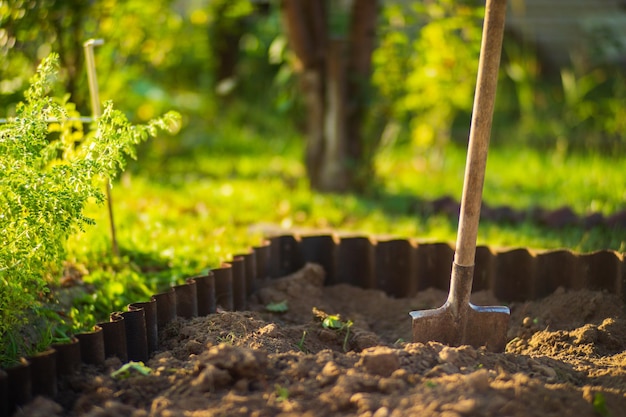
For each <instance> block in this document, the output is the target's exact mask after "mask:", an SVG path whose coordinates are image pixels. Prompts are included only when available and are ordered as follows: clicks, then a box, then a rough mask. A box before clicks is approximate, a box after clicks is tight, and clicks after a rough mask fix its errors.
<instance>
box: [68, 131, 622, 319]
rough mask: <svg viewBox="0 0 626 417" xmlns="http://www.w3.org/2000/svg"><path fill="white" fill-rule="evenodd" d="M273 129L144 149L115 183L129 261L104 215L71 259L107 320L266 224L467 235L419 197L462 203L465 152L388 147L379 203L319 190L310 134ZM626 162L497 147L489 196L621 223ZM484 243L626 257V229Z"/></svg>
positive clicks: (506, 236) (482, 238) (73, 246)
mask: <svg viewBox="0 0 626 417" xmlns="http://www.w3.org/2000/svg"><path fill="white" fill-rule="evenodd" d="M265 123H267V124H268V125H267V126H265V127H263V126H262V127H261V128H259V127H258V124H256V125H254V124H246V123H245V120H241V119H236V120H235V121H233V120H231V121H230V122H228V123H224V124H222V125H217V126H215V127H214V128H213V130H211V132H210V134H207V136H206V137H204V138H199V139H196V140H195V144H194V145H193V146H190V147H189V148H188V149H187V150H185V149H183V150H182V151H181V152H179V153H172V152H169V151H168V152H157V151H155V149H156V150H158V149H172V148H174V149H176V143H175V141H177V140H178V139H177V138H167V137H164V138H161V139H158V140H157V141H156V142H154V143H152V144H151V145H150V147H148V148H146V149H144V152H143V156H142V157H140V160H139V161H138V162H135V163H133V164H132V165H131V166H130V169H129V170H128V171H127V172H126V173H125V174H124V175H123V176H122V177H121V178H120V179H119V180H118V181H116V182H115V183H114V187H113V201H114V209H115V218H116V224H117V233H118V241H119V244H120V247H121V248H122V253H123V257H122V259H120V260H114V259H113V258H112V257H111V256H110V249H109V231H108V227H109V226H108V220H107V217H106V216H107V213H106V208H105V207H104V206H100V207H95V206H94V207H91V208H90V213H89V214H90V215H91V216H92V217H94V218H95V219H96V222H97V224H96V226H94V227H92V228H89V229H88V230H87V231H86V232H85V233H81V234H78V235H76V236H74V237H72V239H71V241H70V255H71V257H70V262H71V263H75V264H81V265H83V266H84V267H85V268H86V269H87V270H88V271H90V274H89V275H88V276H87V277H86V278H85V280H86V281H87V282H90V283H92V284H93V285H94V286H95V287H96V288H97V289H98V290H97V291H96V293H95V295H93V297H94V298H96V303H95V307H89V308H91V312H92V313H95V315H96V317H98V316H100V318H102V317H103V315H105V314H106V312H110V311H113V310H117V309H121V308H123V307H124V306H125V305H126V304H127V303H128V302H132V301H140V300H142V299H146V298H147V297H148V296H149V295H150V294H153V293H155V292H157V291H160V290H162V289H164V288H166V287H168V286H169V285H171V284H174V283H181V282H183V280H184V278H186V277H189V276H192V275H195V274H198V273H200V272H202V271H204V270H206V269H210V268H212V267H216V266H218V265H219V264H220V263H221V262H224V261H228V260H230V259H231V257H232V255H233V254H237V253H241V252H244V251H247V250H248V249H249V248H251V247H252V246H255V245H258V244H260V243H261V242H262V238H263V236H262V233H261V232H260V231H259V230H260V229H262V228H259V227H256V226H258V225H259V224H263V225H268V224H271V225H273V226H275V227H281V228H284V230H285V232H288V231H289V230H291V229H294V228H295V229H303V228H304V229H313V230H324V231H330V230H334V231H339V232H341V231H348V232H356V233H362V234H366V235H374V236H376V235H386V236H389V235H392V236H395V237H401V238H414V239H417V240H418V241H446V242H454V240H455V239H456V227H457V222H458V221H457V219H456V218H449V217H445V216H443V215H431V216H427V215H424V214H420V213H422V211H420V210H419V208H417V209H416V207H415V201H420V200H428V199H433V198H438V197H442V196H445V195H451V196H453V197H455V198H458V197H459V196H460V194H461V190H462V183H463V171H464V166H465V149H462V148H460V147H458V146H453V145H450V146H448V147H447V148H445V149H444V151H443V152H429V153H422V154H420V153H418V152H417V151H415V150H412V149H410V148H408V147H404V148H402V147H399V146H398V147H396V148H394V149H385V150H383V151H381V152H380V153H379V155H378V158H377V160H376V169H377V173H378V179H379V181H378V182H377V183H376V185H375V186H373V187H372V190H370V192H369V193H368V194H367V195H365V196H357V195H350V194H348V195H337V194H321V193H316V192H311V191H310V190H309V188H308V183H307V180H306V176H305V171H304V167H303V165H302V163H301V159H302V157H301V155H302V152H303V145H302V142H301V140H302V139H301V137H300V136H299V134H297V133H296V132H294V131H292V130H290V129H289V127H288V126H289V124H288V123H284V121H282V122H281V121H280V120H279V119H276V120H274V122H272V121H265ZM272 123H276V124H275V125H274V126H273V127H274V128H273V129H272ZM281 123H282V124H281ZM255 126H256V127H255ZM272 130H273V131H274V134H270V133H269V132H271V131H272ZM192 142H194V141H192ZM620 165H621V163H620V161H619V160H618V159H617V158H615V157H606V156H600V155H569V156H562V155H552V154H548V153H541V152H539V151H536V150H533V149H523V148H514V147H511V148H493V149H491V150H490V156H489V161H488V169H487V174H486V181H485V190H484V199H485V201H486V202H487V203H489V204H490V205H501V204H506V205H510V206H514V207H515V208H517V209H525V208H531V207H533V206H541V207H545V208H558V207H561V206H563V205H569V206H571V207H572V208H573V209H574V210H575V211H576V212H577V213H579V214H585V213H588V212H590V211H601V212H603V213H604V214H610V213H612V212H615V211H616V210H621V209H624V208H625V207H626V203H625V201H626V198H625V197H626V196H625V195H624V191H623V190H624V189H626V187H623V184H624V183H626V174H625V173H624V172H623V170H622V169H621V168H620ZM478 243H479V244H486V245H490V246H493V247H501V246H505V247H530V248H535V249H554V248H568V249H571V250H575V251H581V252H589V251H594V250H599V249H613V250H618V251H622V252H623V251H625V250H626V234H624V233H622V231H614V230H608V229H606V228H596V229H592V230H583V229H579V228H568V229H564V230H553V229H546V228H542V227H540V226H538V225H536V224H533V223H529V222H527V223H522V224H515V225H512V224H501V223H489V222H483V223H481V225H480V228H479V237H478ZM82 305H83V307H85V306H86V304H82ZM85 308H86V307H85ZM94 310H95V311H94Z"/></svg>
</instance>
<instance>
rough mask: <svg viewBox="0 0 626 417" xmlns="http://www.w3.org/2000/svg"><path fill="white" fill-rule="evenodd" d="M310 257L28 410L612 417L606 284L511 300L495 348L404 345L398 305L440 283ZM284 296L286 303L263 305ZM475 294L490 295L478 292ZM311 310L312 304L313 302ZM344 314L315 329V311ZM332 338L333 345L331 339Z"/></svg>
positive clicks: (425, 298) (618, 308)
mask: <svg viewBox="0 0 626 417" xmlns="http://www.w3.org/2000/svg"><path fill="white" fill-rule="evenodd" d="M323 280H324V274H323V271H322V269H321V267H319V266H317V265H312V264H309V265H307V266H306V267H305V268H304V269H302V270H300V271H298V272H297V273H295V274H293V275H291V276H288V277H284V278H281V279H276V280H272V281H270V282H268V283H266V285H265V286H263V287H262V288H261V289H260V290H259V291H258V292H257V293H256V294H255V295H254V296H253V299H252V300H251V304H250V308H249V310H250V311H246V312H222V313H218V314H213V315H210V316H206V317H199V318H195V319H192V320H177V321H175V322H173V323H171V325H170V326H169V327H168V328H167V329H166V331H165V332H162V334H161V344H160V347H161V349H162V350H161V351H160V352H158V353H156V354H155V355H154V356H153V357H152V359H150V361H149V362H148V363H147V364H146V365H147V366H149V367H150V368H151V369H152V373H151V374H149V375H141V374H139V373H136V374H131V376H130V377H128V378H126V379H115V378H112V377H111V375H110V374H111V372H112V371H114V370H116V369H118V368H119V367H120V366H121V365H122V364H121V363H120V362H119V360H117V359H115V358H113V359H109V360H107V362H106V364H105V366H104V367H103V368H101V369H96V368H94V367H91V366H84V367H83V370H82V372H81V373H80V375H76V376H73V377H71V378H69V379H67V380H65V381H62V384H61V391H60V395H59V396H58V398H57V402H53V401H51V400H48V399H44V398H37V399H36V400H35V401H34V402H33V403H31V404H29V405H28V406H26V407H25V408H24V409H22V410H20V411H19V412H18V415H32V416H46V417H54V416H64V415H70V416H76V415H81V416H82V415H87V416H147V415H150V416H152V415H154V416H277V415H280V416H302V415H304V416H324V417H330V416H352V415H355V416H356V415H358V416H371V417H385V416H406V415H420V416H446V417H454V416H563V415H576V416H612V417H618V416H626V351H625V350H626V316H625V314H624V306H623V303H622V302H621V301H620V300H619V298H618V297H617V296H615V295H612V294H607V293H600V292H591V291H565V290H561V289H559V290H557V291H556V292H555V293H554V294H552V295H551V296H549V297H547V298H546V299H543V300H539V301H533V302H526V303H517V304H512V305H510V307H511V324H510V327H509V334H508V338H509V343H508V345H507V347H506V352H505V353H490V352H487V351H485V350H484V349H475V348H472V347H469V346H461V347H448V346H444V345H441V344H438V343H434V342H431V343H428V344H426V345H424V344H420V343H409V341H410V340H411V321H410V318H409V315H408V312H409V311H411V310H416V309H418V310H421V309H426V308H432V307H438V306H440V305H441V304H442V303H443V301H444V300H445V297H446V294H445V293H443V292H441V291H435V290H427V291H423V292H421V293H420V294H419V295H418V296H416V297H413V298H409V299H393V298H389V297H387V296H386V295H385V294H384V293H382V292H380V291H375V290H363V289H359V288H355V287H351V286H347V285H338V286H333V287H324V286H323V285H322V284H323ZM285 300H286V301H287V306H288V310H287V311H286V312H284V313H272V312H268V311H267V310H266V309H265V306H266V305H267V304H269V303H272V302H281V301H285ZM472 301H473V302H474V303H475V304H483V305H497V304H499V303H498V301H497V300H495V299H493V297H492V296H490V294H488V293H477V294H474V295H473V300H472ZM314 308H315V309H316V310H317V313H316V314H313V312H312V311H313V309H314ZM325 313H326V314H331V315H337V314H339V315H340V316H341V320H342V321H343V322H344V323H345V322H347V320H351V321H352V322H353V323H354V324H353V325H352V326H351V327H350V331H349V334H347V337H346V333H347V330H346V328H343V329H330V328H324V326H322V318H323V316H324V314H325ZM344 349H345V350H344Z"/></svg>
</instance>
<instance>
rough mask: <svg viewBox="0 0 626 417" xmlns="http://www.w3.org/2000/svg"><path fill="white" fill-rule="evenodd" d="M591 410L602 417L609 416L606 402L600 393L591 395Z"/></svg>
mask: <svg viewBox="0 0 626 417" xmlns="http://www.w3.org/2000/svg"><path fill="white" fill-rule="evenodd" d="M593 409H594V411H595V412H596V413H598V414H600V415H601V416H602V417H608V416H609V410H608V408H606V400H605V399H604V394H602V393H601V392H596V393H595V394H593Z"/></svg>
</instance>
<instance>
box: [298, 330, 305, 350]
mask: <svg viewBox="0 0 626 417" xmlns="http://www.w3.org/2000/svg"><path fill="white" fill-rule="evenodd" d="M305 338H306V330H304V331H303V332H302V337H301V338H300V341H299V342H298V349H300V351H302V352H304V353H307V350H306V348H305V347H304V339H305Z"/></svg>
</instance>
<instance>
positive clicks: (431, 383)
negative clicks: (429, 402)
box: [424, 381, 437, 389]
mask: <svg viewBox="0 0 626 417" xmlns="http://www.w3.org/2000/svg"><path fill="white" fill-rule="evenodd" d="M424 385H426V386H427V387H428V388H431V389H433V388H436V387H437V383H436V382H433V381H426V382H424Z"/></svg>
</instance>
